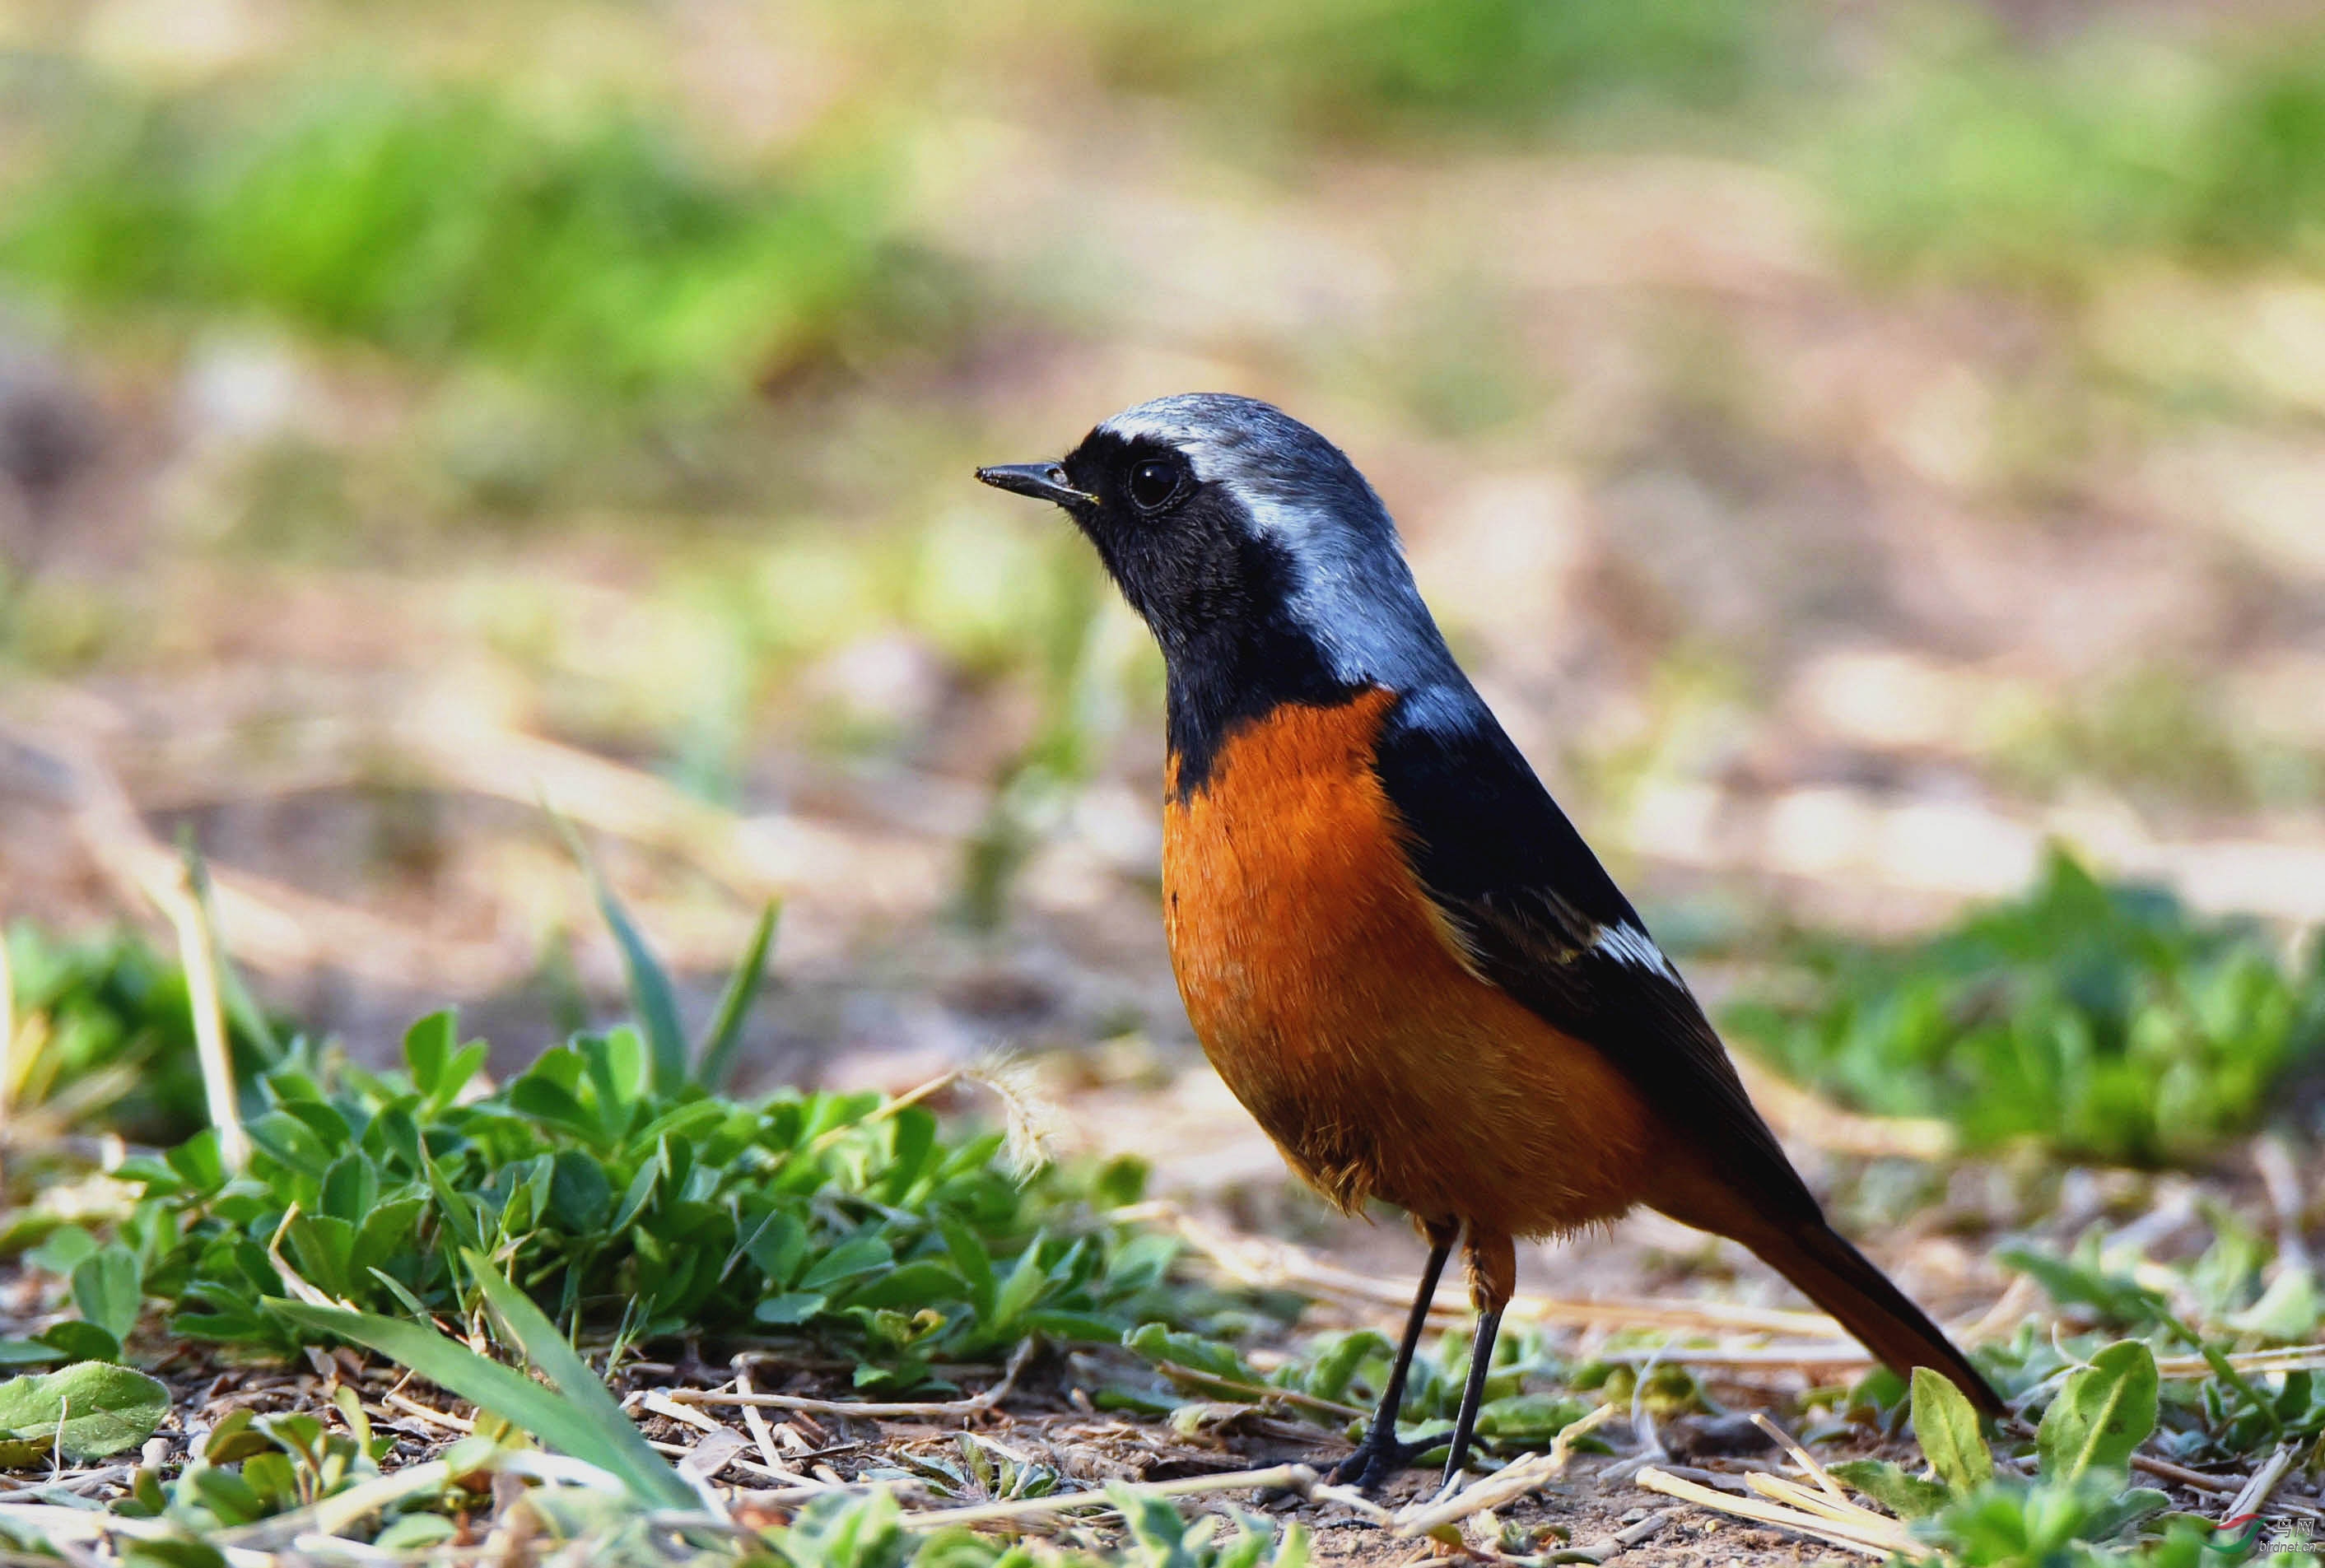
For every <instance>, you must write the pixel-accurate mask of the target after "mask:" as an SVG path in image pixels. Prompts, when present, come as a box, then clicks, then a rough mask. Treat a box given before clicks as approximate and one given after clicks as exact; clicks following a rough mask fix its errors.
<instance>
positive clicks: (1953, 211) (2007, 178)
mask: <svg viewBox="0 0 2325 1568" xmlns="http://www.w3.org/2000/svg"><path fill="white" fill-rule="evenodd" d="M1920 16H1921V17H1922V29H1921V31H1920V32H1919V33H1918V35H1916V36H1915V37H1914V38H1913V40H1912V42H1913V47H1910V48H1908V47H1906V44H1907V42H1908V40H1907V39H1906V37H1904V36H1903V35H1901V36H1900V37H1899V38H1898V39H1897V40H1895V41H1894V44H1893V47H1894V48H1895V50H1896V58H1895V59H1894V62H1893V68H1892V69H1886V70H1885V72H1884V78H1885V85H1884V86H1883V87H1882V88H1880V89H1879V90H1877V91H1872V92H1868V93H1866V94H1865V95H1863V96H1862V97H1861V98H1860V99H1859V101H1858V105H1857V109H1856V111H1855V113H1854V114H1853V115H1851V116H1849V117H1847V118H1845V119H1844V120H1843V122H1842V123H1841V124H1840V125H1837V126H1835V127H1833V129H1832V131H1831V133H1830V134H1829V135H1828V136H1827V137H1826V138H1824V141H1823V151H1822V153H1821V155H1820V163H1821V167H1822V169H1823V171H1824V173H1825V175H1826V176H1827V178H1828V179H1829V182H1830V189H1831V190H1832V192H1833V195H1834V198H1835V203H1836V208H1837V211H1838V212H1839V215H1840V217H1841V219H1842V222H1843V226H1844V231H1845V232H1846V234H1847V235H1848V236H1849V237H1850V238H1851V239H1852V240H1853V241H1854V242H1855V243H1856V244H1857V247H1858V249H1859V254H1862V255H1864V256H1865V257H1866V258H1867V259H1868V260H1870V261H1871V262H1873V263H1876V265H1877V266H1878V267H1880V268H1881V269H1883V270H1885V271H1887V272H1892V273H1903V274H1908V275H1922V276H1929V275H1935V276H1949V277H1955V278H1962V277H1968V278H1978V279H1986V280H1991V281H2006V282H2019V283H2025V282H2033V283H2038V284H2046V285H2058V284H2069V285H2071V284H2075V283H2077V282H2080V281H2084V280H2087V279H2089V278H2090V277H2092V276H2094V275H2095V274H2096V273H2097V272H2098V271H2100V270H2101V269H2103V268H2107V267H2114V266H2119V265H2120V264H2121V263H2122V261H2123V259H2124V257H2125V256H2126V254H2130V253H2145V254H2160V255H2164V256H2170V257H2173V258H2177V259H2179V260H2181V261H2184V262H2187V263H2194V264H2199V265H2204V266H2209V267H2234V266H2242V265H2252V264H2256V263H2262V264H2265V263H2282V262H2291V263H2295V264H2299V265H2305V266H2309V267H2314V266H2315V265H2317V264H2318V263H2320V262H2325V70H2320V64H2325V32H2320V31H2319V30H2318V29H2317V28H2316V27H2315V26H2314V24H2313V23H2296V24H2293V25H2291V26H2288V27H2283V28H2280V29H2277V30H2275V31H2274V32H2270V33H2268V34H2267V35H2265V36H2264V37H2261V38H2256V39H2251V40H2246V41H2242V42H2235V41H2216V42H2211V43H2209V45H2206V46H2201V47H2198V48H2195V49H2172V50H2167V49H2165V48H2163V47H2162V46H2160V45H2154V44H2149V43H2146V42H2143V41H2142V40H2141V39H2140V38H2139V37H2138V36H2137V35H2136V34H2134V33H2131V32H2127V31H2122V30H2117V29H2112V28H2109V27H2107V26H2104V25H2102V26H2097V27H2093V28H2091V29H2089V30H2085V31H2083V32H2079V33H2078V34H2076V35H2075V36H2073V37H2072V38H2071V39H2070V40H2069V41H2067V42H2063V43H2061V44H2060V45H2058V46H2056V47H2054V48H2052V49H2050V50H2046V51H2032V50H2027V49H2025V48H2024V47H2021V46H2017V45H2014V44H2013V43H2011V42H2008V41H2006V40H2005V38H2004V37H2003V36H2002V34H2001V33H2000V32H1999V30H1998V24H1996V23H1990V22H1987V21H1986V20H1984V19H1983V18H1982V17H1979V16H1978V15H1976V14H1971V13H1968V12H1966V11H1953V10H1946V9H1939V10H1935V11H1930V12H1924V13H1921V14H1920ZM1931 23H1935V25H1931Z"/></svg>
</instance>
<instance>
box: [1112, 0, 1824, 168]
mask: <svg viewBox="0 0 2325 1568" xmlns="http://www.w3.org/2000/svg"><path fill="white" fill-rule="evenodd" d="M1098 16H1099V17H1100V19H1101V21H1102V23H1104V25H1103V26H1102V28H1101V31H1100V33H1099V44H1100V51H1101V53H1100V59H1101V68H1102V69H1103V70H1104V71H1105V72H1106V74H1107V79H1108V80H1109V81H1110V83H1111V84H1112V85H1114V86H1116V87H1118V88H1124V89H1126V90H1129V91H1134V92H1136V91H1163V92H1170V93H1175V94H1180V95H1183V96H1187V97H1200V98H1202V99H1204V100H1206V101H1209V102H1212V103H1216V104H1218V105H1221V106H1226V107H1227V108H1228V109H1229V110H1230V112H1231V113H1234V114H1237V115H1253V114H1258V115H1274V116H1277V117H1281V118H1283V119H1285V120H1288V121H1289V122H1291V123H1292V125H1295V126H1297V127H1299V128H1301V129H1303V130H1306V131H1308V132H1311V133H1320V134H1329V135H1335V136H1347V137H1356V138H1361V139H1365V140H1374V141H1377V140H1385V139H1392V138H1394V137H1395V136H1397V135H1399V134H1403V135H1406V136H1410V135H1412V134H1416V133H1422V134H1425V133H1427V132H1429V131H1431V130H1432V129H1437V128H1448V127H1450V128H1467V129H1475V130H1499V131H1514V130H1527V129H1533V128H1538V127H1541V126H1542V125H1548V124H1551V123H1552V122H1557V121H1572V120H1574V119H1577V118H1579V117H1580V116H1582V115H1586V114H1589V115H1620V114H1622V113H1623V112H1624V111H1626V110H1630V109H1635V108H1636V109H1645V110H1648V111H1650V112H1659V113H1660V115H1662V116H1663V117H1665V118H1668V117H1669V116H1670V115H1671V114H1672V113H1673V112H1674V111H1677V112H1689V113H1696V114H1706V113H1712V112H1718V111H1726V110H1733V109H1735V108H1736V107H1737V106H1739V105H1740V104H1741V103H1743V102H1744V101H1745V100H1746V98H1747V97H1749V96H1751V95H1752V94H1754V93H1755V92H1757V91H1761V90H1764V89H1765V88H1768V87H1770V86H1771V85H1773V83H1774V82H1775V81H1778V80H1782V79H1783V78H1785V77H1786V76H1787V75H1789V74H1790V73H1791V71H1792V69H1793V67H1794V64H1795V62H1797V60H1799V58H1800V49H1799V45H1800V43H1801V42H1802V35H1801V32H1800V30H1799V27H1798V23H1799V20H1800V11H1799V9H1798V7H1797V6H1795V5H1792V4H1790V3H1780V4H1769V5H1733V4H1729V3H1728V0H1561V3H1560V4H1556V5H1544V4H1542V3H1541V0H1366V3H1365V4H1360V5H1353V6H1351V5H1332V4H1329V3H1328V0H1274V3H1272V4H1267V5H1248V4H1235V3H1233V0H1199V3H1197V4H1194V5H1178V6H1171V7H1167V8H1165V7H1155V6H1147V5H1137V4H1135V0H1128V3H1123V0H1117V3H1116V4H1114V5H1110V6H1107V7H1106V8H1103V9H1101V10H1100V11H1099V12H1098Z"/></svg>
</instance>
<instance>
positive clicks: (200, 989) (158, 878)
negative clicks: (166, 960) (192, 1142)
mask: <svg viewBox="0 0 2325 1568" xmlns="http://www.w3.org/2000/svg"><path fill="white" fill-rule="evenodd" d="M183 857H184V858H183V862H182V864H181V868H180V872H179V875H178V878H177V879H176V880H175V881H169V880H165V879H164V878H163V877H162V875H161V874H160V873H159V872H156V873H155V875H154V876H153V880H152V881H149V882H148V883H147V884H146V889H145V892H146V896H147V897H149V898H151V899H153V902H154V904H155V905H156V906H157V907H158V908H159V909H161V911H162V914H163V915H165V916H166V917H168V918H169V921H170V924H171V927H174V928H175V929H176V931H177V934H178V959H179V962H180V963H181V964H183V965H184V966H185V971H186V1002H187V1006H188V1009H189V1010H190V1012H191V1013H192V1015H193V1026H194V1055H195V1057H196V1059H197V1060H198V1061H199V1063H200V1064H201V1073H202V1093H203V1096H204V1098H205V1099H206V1101H207V1102H208V1109H209V1114H210V1125H211V1126H213V1127H215V1128H217V1129H218V1158H220V1159H222V1160H223V1161H224V1162H225V1164H226V1168H227V1171H228V1172H229V1173H232V1174H239V1173H240V1172H241V1170H242V1167H244V1166H245V1165H247V1164H249V1163H250V1137H249V1135H248V1134H247V1133H245V1132H244V1131H243V1130H242V1105H241V1102H240V1101H239V1100H238V1099H237V1098H236V1093H235V1084H234V1056H233V1053H232V1052H231V1051H230V1050H229V1049H228V1047H227V1038H226V1012H225V1010H224V1008H223V1007H221V1006H220V1004H219V1001H218V959H217V950H218V940H217V933H216V931H215V930H213V929H212V927H211V926H210V923H209V920H208V915H207V913H206V911H205V909H204V908H203V905H202V899H201V897H200V894H199V891H198V890H199V888H200V887H201V885H202V882H203V881H204V880H205V873H204V872H203V871H202V858H201V852H200V851H199V850H198V849H196V848H195V847H194V846H193V844H190V843H189V844H185V845H184V846H183Z"/></svg>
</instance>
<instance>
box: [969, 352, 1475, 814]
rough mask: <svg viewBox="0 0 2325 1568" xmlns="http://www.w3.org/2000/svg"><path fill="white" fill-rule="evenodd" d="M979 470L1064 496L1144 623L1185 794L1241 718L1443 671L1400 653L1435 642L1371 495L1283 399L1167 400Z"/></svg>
mask: <svg viewBox="0 0 2325 1568" xmlns="http://www.w3.org/2000/svg"><path fill="white" fill-rule="evenodd" d="M1179 441H1184V442H1185V443H1187V444H1186V446H1185V447H1184V448H1183V449H1182V448H1181V447H1179V446H1177V445H1174V444H1173V443H1174V442H1179ZM977 477H978V478H979V479H982V480H983V481H984V482H985V483H987V484H992V485H996V486H998V487H999V488H1001V489H1004V490H1012V491H1015V492H1016V493H1019V494H1021V495H1030V496H1033V497H1034V498H1036V499H1038V500H1042V501H1048V502H1051V503H1055V504H1056V505H1058V506H1061V507H1063V508H1064V509H1065V511H1066V512H1067V513H1068V515H1070V517H1072V519H1073V520H1074V521H1075V523H1076V524H1077V525H1078V526H1079V528H1080V529H1081V530H1082V531H1083V532H1084V533H1085V534H1087V535H1088V536H1089V540H1090V542H1091V543H1092V544H1094V545H1096V546H1097V547H1098V556H1099V558H1100V559H1101V560H1103V561H1104V562H1105V564H1106V569H1107V572H1109V573H1110V574H1112V576H1113V577H1114V580H1115V582H1116V584H1118V585H1119V586H1121V588H1122V592H1123V596H1124V597H1125V598H1127V599H1128V600H1129V601H1130V604H1131V607H1132V608H1134V609H1135V610H1136V611H1137V612H1138V613H1139V614H1140V615H1141V616H1142V617H1143V618H1144V620H1145V622H1146V624H1147V625H1148V627H1149V628H1151V629H1152V630H1153V633H1154V638H1155V641H1157V642H1159V643H1161V644H1162V647H1163V659H1164V660H1165V662H1166V663H1167V664H1168V666H1169V669H1170V709H1171V748H1172V753H1173V754H1174V756H1175V757H1176V758H1177V761H1178V779H1179V788H1180V789H1181V790H1182V791H1188V790H1192V789H1200V788H1201V787H1202V781H1203V779H1205V777H1206V776H1207V774H1208V771H1209V767H1210V761H1211V759H1212V757H1213V756H1214V755H1215V754H1216V752H1217V749H1218V745H1219V743H1220V742H1221V741H1222V739H1223V738H1224V737H1225V736H1226V735H1227V733H1230V732H1231V731H1232V730H1233V729H1234V727H1235V726H1236V725H1237V724H1240V723H1242V722H1244V721H1246V720H1247V719H1253V718H1256V717H1259V716H1261V715H1265V714H1267V713H1269V712H1270V711H1272V710H1273V709H1274V707H1276V706H1278V705H1280V704H1283V703H1287V702H1289V703H1305V704H1316V705H1325V704H1330V703H1335V702H1340V701H1345V700H1347V698H1348V697H1349V696H1352V695H1354V694H1355V693H1356V692H1357V691H1358V690H1360V689H1362V688H1363V687H1365V686H1366V685H1368V684H1381V683H1384V682H1389V683H1392V684H1397V685H1402V684H1403V683H1404V682H1403V678H1404V677H1405V676H1406V675H1408V674H1410V675H1412V676H1413V678H1414V680H1415V681H1416V682H1417V681H1418V680H1419V679H1420V678H1423V676H1424V675H1429V674H1434V673H1441V672H1440V671H1437V669H1436V667H1435V666H1434V665H1431V666H1430V669H1429V670H1428V671H1422V669H1420V668H1419V666H1418V665H1413V664H1411V661H1409V660H1407V659H1405V657H1404V650H1413V651H1414V656H1415V657H1416V658H1418V659H1420V660H1421V662H1422V663H1424V664H1425V663H1428V661H1429V659H1431V657H1440V656H1442V651H1443V644H1442V642H1441V641H1439V640H1438V638H1437V635H1436V631H1435V628H1434V626H1433V625H1431V623H1430V622H1429V619H1428V612H1427V611H1426V610H1425V609H1423V608H1422V605H1421V602H1420V599H1419V597H1418V595H1415V594H1414V593H1413V584H1412V578H1411V576H1409V575H1407V574H1406V573H1405V571H1404V568H1403V559H1402V558H1401V556H1400V555H1399V553H1398V550H1397V546H1396V530H1395V525H1394V524H1393V523H1392V522H1390V521H1389V519H1388V513H1387V512H1385V511H1384V510H1383V509H1382V507H1381V504H1380V500H1379V498H1378V497H1377V496H1376V495H1375V494H1374V493H1372V489H1371V487H1370V486H1368V485H1367V484H1365V482H1364V478H1363V476H1362V475H1359V474H1358V473H1357V471H1356V469H1355V468H1354V467H1352V466H1350V465H1349V463H1348V458H1347V457H1345V456H1344V455H1342V453H1341V452H1340V451H1339V449H1338V447H1334V446H1333V445H1332V444H1331V443H1330V442H1329V441H1327V440H1325V439H1324V438H1322V437H1321V436H1320V435H1318V434H1317V433H1316V432H1315V431H1313V430H1311V429H1309V428H1308V427H1307V426H1305V425H1302V424H1301V423H1300V422H1299V421H1297V420H1293V419H1292V418H1291V417H1289V416H1288V415H1286V414H1284V413H1283V411H1282V410H1278V409H1274V408H1271V407H1269V406H1268V405H1267V404H1265V403H1262V402H1257V401H1254V400H1252V399H1249V398H1239V397H1235V396H1231V395H1227V394H1223V393H1192V394H1185V395H1181V396H1178V397H1172V398H1160V399H1157V400H1155V401H1153V402H1151V403H1144V404H1141V405H1140V406H1139V407H1138V408H1135V409H1132V410H1125V412H1124V413H1123V414H1121V415H1117V416H1116V418H1115V419H1114V420H1109V421H1107V423H1106V424H1104V425H1101V426H1099V427H1098V429H1095V430H1092V431H1091V432H1090V433H1089V435H1088V437H1086V438H1084V439H1083V441H1082V444H1081V445H1080V446H1079V447H1076V448H1074V451H1073V453H1072V454H1071V455H1070V457H1066V458H1065V459H1064V460H1063V461H1062V462H1057V463H1030V464H1022V465H1017V466H1008V467H999V468H981V469H979V470H978V471H977ZM1255 509H1256V514H1255ZM1262 518H1264V520H1265V522H1266V526H1264V527H1263V526H1261V520H1262ZM1351 647H1356V648H1357V652H1355V653H1350V652H1349V650H1350V648H1351ZM1328 649H1329V650H1331V651H1329V652H1328ZM1447 662H1448V663H1449V664H1450V660H1448V661H1447ZM1391 678H1394V681H1392V680H1391Z"/></svg>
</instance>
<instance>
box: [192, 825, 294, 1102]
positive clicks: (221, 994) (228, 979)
mask: <svg viewBox="0 0 2325 1568" xmlns="http://www.w3.org/2000/svg"><path fill="white" fill-rule="evenodd" d="M185 854H186V882H187V885H188V886H189V887H190V888H191V889H192V890H193V894H194V903H195V905H196V907H198V908H199V909H200V910H201V912H202V925H203V926H204V927H205V928H207V929H208V931H210V932H211V933H212V935H213V936H215V935H216V933H217V931H218V895H217V893H216V892H215V891H214V890H212V888H211V886H210V868H209V865H208V862H205V861H204V860H203V859H202V858H201V856H200V855H199V854H197V853H195V852H194V849H193V845H192V844H191V842H190V841H189V842H188V844H186V845H185ZM210 961H211V962H212V963H213V964H216V965H217V966H218V998H219V1001H221V1003H222V1004H223V1005H224V1009H225V1012H226V1016H227V1018H228V1019H232V1020H233V1022H234V1023H235V1024H236V1027H238V1028H240V1029H241V1030H242V1032H243V1033H244V1034H245V1035H248V1036H249V1037H250V1038H251V1039H252V1040H254V1041H255V1042H256V1043H257V1046H258V1049H259V1053H260V1054H261V1055H262V1056H264V1057H265V1058H266V1061H267V1065H270V1066H271V1065H274V1064H275V1063H278V1062H280V1061H282V1059H283V1041H282V1040H281V1038H278V1037H277V1036H276V1035H275V1033H274V1026H273V1024H272V1023H270V1022H269V1021H267V1017H266V1010H265V1009H264V1008H263V1007H261V1006H259V1005H258V999H257V998H256V997H255V996H253V995H251V994H250V987H248V986H247V985H245V984H244V983H243V980H242V971H241V970H239V969H237V968H236V967H235V963H234V956H233V955H231V954H229V953H228V952H227V950H226V944H224V943H223V942H218V941H215V940H214V941H213V942H212V944H211V952H210Z"/></svg>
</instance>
